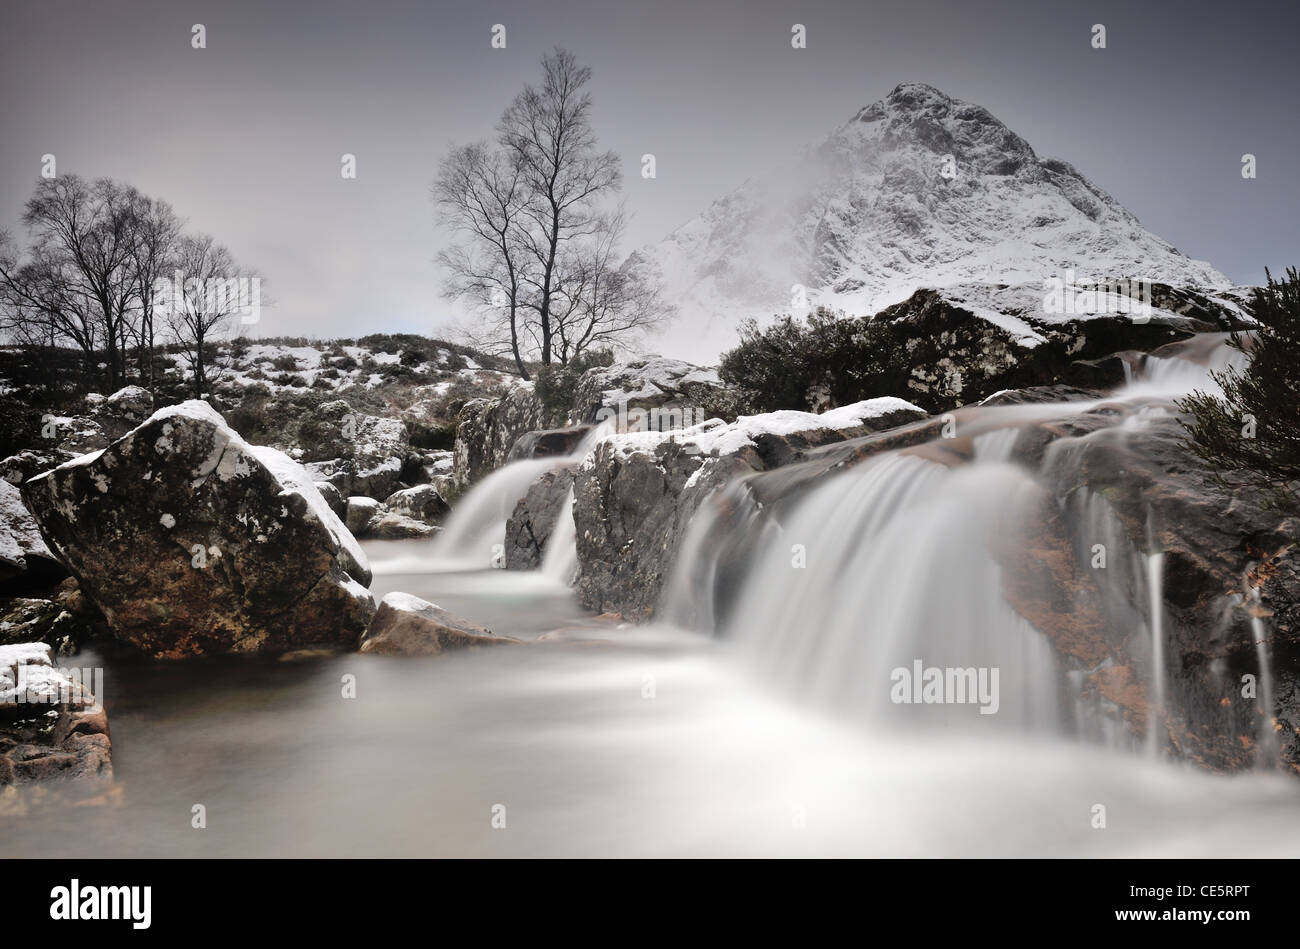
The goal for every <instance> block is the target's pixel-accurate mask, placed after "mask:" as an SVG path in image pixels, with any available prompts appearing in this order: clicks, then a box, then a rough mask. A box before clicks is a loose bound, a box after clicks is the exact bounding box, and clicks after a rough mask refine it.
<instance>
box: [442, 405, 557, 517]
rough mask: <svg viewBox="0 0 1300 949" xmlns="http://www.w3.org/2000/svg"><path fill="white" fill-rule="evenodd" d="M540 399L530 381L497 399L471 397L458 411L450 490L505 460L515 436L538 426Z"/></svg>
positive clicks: (465, 486) (463, 488)
mask: <svg viewBox="0 0 1300 949" xmlns="http://www.w3.org/2000/svg"><path fill="white" fill-rule="evenodd" d="M542 415H543V410H542V403H541V400H540V399H538V398H537V394H536V393H535V392H534V391H533V386H532V384H531V383H520V384H518V385H516V386H515V387H514V388H512V389H511V390H510V391H509V392H508V393H506V395H504V396H502V397H501V398H499V399H471V400H470V401H469V402H466V403H465V405H464V406H463V407H462V408H461V411H460V420H459V422H458V424H457V426H456V444H455V447H454V449H453V456H452V457H453V460H452V472H451V485H450V486H449V488H450V490H451V491H452V493H454V494H457V495H459V494H463V493H464V492H465V491H466V490H467V489H468V488H469V487H470V485H472V484H474V482H476V481H478V480H480V479H481V478H483V477H484V476H485V475H488V474H490V473H491V472H493V471H495V470H496V469H497V468H500V467H501V466H502V465H504V464H505V463H506V460H507V459H508V458H509V456H510V449H511V448H512V447H514V444H515V442H516V441H517V440H518V439H519V436H521V435H523V434H524V433H525V432H531V431H535V430H537V429H539V428H541V427H542Z"/></svg>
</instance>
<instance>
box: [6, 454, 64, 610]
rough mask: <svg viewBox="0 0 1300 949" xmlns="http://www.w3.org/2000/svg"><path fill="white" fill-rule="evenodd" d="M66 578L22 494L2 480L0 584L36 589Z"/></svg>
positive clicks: (9, 483)
mask: <svg viewBox="0 0 1300 949" xmlns="http://www.w3.org/2000/svg"><path fill="white" fill-rule="evenodd" d="M65 576H67V571H66V570H64V569H63V566H62V565H61V564H60V563H59V562H58V561H57V560H56V559H55V557H54V555H53V554H52V553H50V550H49V548H48V547H47V546H46V545H45V541H44V539H42V537H41V533H40V530H39V529H38V528H37V526H36V519H35V518H34V517H32V515H31V512H29V511H28V510H27V508H26V506H25V505H24V504H23V498H22V494H21V492H20V491H19V489H18V488H17V487H15V486H14V485H13V484H12V483H11V482H9V481H5V480H3V479H0V582H5V581H16V580H20V581H21V582H22V583H24V584H25V585H28V586H37V585H40V584H42V583H47V582H49V581H50V580H52V579H53V580H57V579H59V578H60V577H65Z"/></svg>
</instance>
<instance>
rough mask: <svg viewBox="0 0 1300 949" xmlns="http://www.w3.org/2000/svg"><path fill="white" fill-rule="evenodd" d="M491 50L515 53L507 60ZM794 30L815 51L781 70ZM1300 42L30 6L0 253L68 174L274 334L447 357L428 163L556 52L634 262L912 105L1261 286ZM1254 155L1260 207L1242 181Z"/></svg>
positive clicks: (1141, 10) (641, 6)
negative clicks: (43, 175)
mask: <svg viewBox="0 0 1300 949" xmlns="http://www.w3.org/2000/svg"><path fill="white" fill-rule="evenodd" d="M498 22H499V23H504V24H505V25H506V27H507V30H508V46H507V48H506V49H505V50H493V49H491V48H490V46H489V39H490V28H491V26H492V24H493V23H498ZM194 23H202V24H204V25H205V26H206V27H207V44H208V45H207V49H205V50H194V49H191V47H190V27H191V25H192V24H194ZM792 23H803V24H805V25H806V26H807V30H808V48H807V49H805V50H793V49H791V48H790V43H789V37H790V25H791V24H792ZM1094 23H1104V24H1105V25H1106V27H1107V30H1108V48H1107V49H1105V50H1094V49H1092V48H1091V47H1090V45H1089V38H1090V32H1089V31H1090V27H1091V26H1092V24H1094ZM1297 25H1300V5H1297V4H1295V3H1293V2H1288V3H1260V2H1236V3H1231V4H1228V3H1208V2H1207V3H1201V2H1187V3H1173V2H1169V3H1140V4H1139V3H1132V2H1096V0H1092V2H1087V3H1044V2H1036V0H1035V2H1019V0H1000V2H990V3H978V2H967V0H949V2H944V3H941V2H934V0H909V2H905V3H893V4H888V5H886V4H880V3H866V2H857V3H849V2H845V3H832V2H820V3H819V2H799V3H791V2H776V0H762V2H755V3H738V2H719V0H706V2H704V0H695V2H680V0H654V2H644V3H638V4H632V3H617V4H615V3H609V2H600V0H583V2H571V3H561V2H557V0H523V2H506V0H493V2H490V3H482V2H479V3H444V2H429V0H425V2H384V0H374V2H367V3H361V2H353V3H328V2H327V3H287V2H282V3H268V2H265V0H263V2H260V3H259V2H245V0H234V2H232V0H223V2H220V3H217V2H211V3H197V2H184V0H182V2H168V3H161V2H159V3H130V2H119V3H107V2H102V0H87V2H62V3H53V2H43V3H25V2H24V3H13V2H11V3H7V4H5V6H4V8H3V11H2V12H0V115H3V128H4V132H3V135H2V136H0V227H6V228H10V229H12V230H15V231H18V232H19V233H20V234H21V228H20V226H19V224H18V218H19V215H20V214H21V207H22V203H23V201H24V200H26V198H27V197H28V196H29V195H30V193H31V190H32V187H33V185H34V183H35V181H36V178H37V175H38V173H39V169H40V158H41V155H43V154H45V153H47V152H48V153H53V154H55V155H56V156H57V159H58V169H59V171H60V172H64V173H67V172H76V173H79V174H82V175H86V176H91V177H93V176H99V175H109V176H112V177H114V178H118V179H120V180H123V181H127V182H130V183H132V184H134V185H136V186H137V187H139V188H141V189H142V190H144V191H146V192H148V193H150V194H152V195H155V196H158V197H161V198H165V199H167V200H169V201H171V202H172V204H173V205H174V206H175V207H176V209H177V210H178V212H179V213H181V214H182V215H183V216H184V217H186V218H188V219H189V221H190V224H191V226H192V227H193V228H195V229H199V230H203V231H207V232H209V233H212V234H213V235H215V236H216V237H217V238H218V240H220V241H222V242H223V243H225V244H227V245H228V246H229V247H230V248H231V250H232V251H233V252H234V253H235V255H236V256H237V258H239V259H240V260H241V261H243V262H245V263H247V264H249V265H252V266H255V267H257V268H258V269H259V270H260V271H261V272H262V273H263V274H264V276H265V277H266V280H267V289H268V292H269V293H271V294H272V295H273V296H274V298H275V301H276V304H277V305H276V307H275V308H274V309H273V310H271V311H270V312H269V313H268V314H267V315H265V316H264V318H263V325H262V327H261V333H262V334H266V335H271V334H281V333H284V334H302V335H316V336H357V335H364V334H365V333H368V332H375V331H380V330H391V331H409V332H422V333H427V334H438V333H440V332H445V331H446V329H447V325H448V318H449V313H450V308H449V307H448V306H447V304H445V303H444V302H443V301H442V300H441V299H440V298H439V296H438V293H437V288H438V274H437V272H436V269H435V267H434V264H433V262H432V261H433V258H434V255H435V254H436V252H437V250H438V248H439V246H440V245H441V241H442V240H443V236H442V235H441V234H440V232H439V231H438V230H437V228H436V226H435V220H434V214H433V209H432V207H431V205H430V201H429V198H428V187H429V182H430V180H431V178H432V175H433V171H434V167H435V164H436V162H437V159H438V157H439V156H440V155H441V154H442V153H443V152H444V151H445V150H446V148H447V146H448V145H449V144H451V143H453V142H464V141H467V140H471V139H475V138H481V137H486V136H488V135H489V134H490V133H491V130H492V127H493V125H494V123H495V121H496V118H497V116H498V115H499V114H500V111H501V109H502V108H503V107H504V106H505V105H506V104H507V102H508V101H509V100H510V98H511V96H513V94H514V93H515V92H516V91H517V90H518V89H519V87H520V86H521V85H522V84H523V83H524V82H525V81H532V80H534V79H535V78H536V76H537V73H538V60H539V58H540V57H541V55H542V54H543V53H544V52H545V51H547V50H548V49H550V48H552V47H554V46H556V45H563V46H566V47H568V48H569V49H572V50H573V51H574V52H575V53H576V54H577V55H578V57H579V59H581V60H583V61H585V62H587V63H589V64H590V65H591V66H592V67H593V69H594V72H595V76H594V80H593V87H592V88H593V92H594V95H595V99H596V113H595V122H596V127H597V131H598V132H599V134H600V136H601V141H602V144H604V145H605V146H606V147H609V148H612V149H614V150H616V151H617V152H618V153H619V154H621V155H622V156H623V158H624V162H625V165H624V170H625V174H626V179H627V184H626V197H627V200H628V204H629V207H630V209H631V211H632V212H633V213H634V215H635V217H634V220H633V224H632V228H631V230H630V233H629V235H628V236H629V240H628V242H627V247H626V249H628V250H630V249H632V248H634V247H636V246H638V245H640V244H644V243H650V242H654V241H657V240H659V239H660V238H662V237H663V236H664V235H666V234H667V233H668V232H669V231H671V230H672V229H673V228H675V227H676V226H678V225H679V224H681V223H683V222H685V221H686V220H688V219H690V218H691V217H693V216H694V215H695V214H697V213H698V212H699V211H701V210H703V209H704V208H705V207H706V206H707V205H708V204H709V203H710V202H711V201H712V200H714V199H715V198H718V197H721V196H722V195H723V194H725V193H726V192H728V191H730V190H731V189H732V188H734V187H735V186H737V185H738V184H740V183H741V182H742V181H743V180H744V179H745V178H746V177H748V176H749V175H751V174H755V173H758V172H761V171H764V170H766V169H768V168H769V167H771V166H772V165H774V164H777V163H779V162H780V160H781V159H783V158H785V157H787V156H789V155H791V154H792V153H794V152H796V151H797V150H798V149H799V148H801V147H802V146H804V145H806V144H808V143H810V142H812V141H815V140H817V139H818V138H820V137H822V136H824V135H825V134H827V133H828V132H829V131H830V130H831V129H832V128H834V127H835V126H836V125H838V124H840V123H842V122H844V121H846V120H847V119H848V118H849V117H850V116H852V115H853V113H854V112H855V111H856V110H857V109H859V108H861V107H862V106H864V105H866V104H868V103H870V102H872V101H875V100H876V99H879V98H881V97H883V96H884V95H886V94H887V93H888V92H889V91H890V90H891V89H892V88H893V87H894V86H895V85H897V84H898V83H899V82H903V81H921V82H927V83H930V84H931V85H935V86H937V87H939V88H940V89H943V90H944V91H945V92H947V93H948V94H949V95H952V96H955V97H957V98H960V99H965V100H968V101H971V102H976V103H979V104H981V105H983V106H986V107H987V108H988V109H989V110H990V111H992V112H993V114H994V115H996V116H997V117H998V118H1000V119H1001V120H1002V121H1004V122H1005V123H1007V125H1009V126H1010V127H1011V128H1012V129H1014V130H1015V131H1017V132H1018V133H1020V134H1021V135H1022V136H1024V137H1025V138H1026V139H1028V141H1029V142H1030V144H1032V145H1033V146H1034V148H1035V150H1036V151H1038V153H1039V154H1040V155H1050V156H1055V157H1060V158H1064V159H1066V160H1068V161H1070V162H1071V163H1073V164H1074V165H1075V166H1076V167H1078V168H1079V170H1080V171H1082V172H1083V173H1084V174H1085V175H1087V176H1088V177H1089V178H1091V179H1092V180H1093V181H1094V182H1095V183H1097V184H1098V185H1099V186H1100V187H1102V188H1104V189H1106V190H1107V191H1109V192H1110V193H1111V194H1113V195H1114V196H1115V197H1116V198H1117V199H1119V200H1120V201H1121V202H1122V203H1123V204H1125V205H1126V206H1127V207H1128V208H1129V209H1130V210H1132V211H1133V212H1134V213H1136V214H1137V215H1138V217H1139V218H1140V219H1141V220H1142V222H1143V223H1144V224H1145V225H1146V226H1147V227H1148V228H1149V229H1150V230H1152V231H1154V232H1155V233H1157V234H1159V235H1160V236H1162V237H1164V238H1166V239H1167V240H1169V241H1171V242H1172V243H1173V244H1174V245H1175V246H1177V247H1178V248H1179V249H1180V250H1182V251H1183V252H1184V253H1186V254H1188V255H1189V256H1192V257H1196V258H1200V259H1204V260H1209V261H1210V262H1211V263H1213V264H1214V265H1216V266H1217V267H1218V268H1219V269H1221V270H1223V271H1224V272H1226V273H1227V274H1228V275H1229V276H1230V277H1232V278H1233V279H1234V280H1237V281H1239V282H1258V281H1260V280H1262V277H1263V268H1264V266H1265V265H1268V266H1270V267H1272V268H1273V269H1274V271H1275V272H1276V271H1277V270H1280V269H1281V268H1283V267H1284V266H1286V265H1288V264H1298V263H1300V189H1297V188H1296V181H1297V172H1298V171H1300V125H1298V124H1297V123H1296V121H1295V120H1294V110H1295V108H1296V100H1297V92H1298V91H1300V88H1298V87H1300V68H1298V67H1297V65H1296V59H1295V56H1294V51H1293V44H1294V42H1295V36H1296V35H1297V29H1296V27H1297ZM345 152H351V153H355V154H356V156H357V163H358V165H357V167H358V177H357V179H356V180H355V181H347V180H343V179H342V178H341V177H340V174H339V159H340V156H341V155H342V154H343V153H345ZM645 152H653V153H654V154H655V155H656V157H657V165H658V169H657V170H658V178H657V179H655V180H652V181H646V180H643V179H641V178H640V177H639V174H638V168H639V159H640V156H641V155H642V154H643V153H645ZM1244 152H1251V153H1253V154H1255V155H1256V156H1257V159H1258V172H1259V177H1258V179H1257V180H1254V181H1244V180H1243V179H1242V178H1241V175H1240V160H1241V155H1242V154H1243V153H1244Z"/></svg>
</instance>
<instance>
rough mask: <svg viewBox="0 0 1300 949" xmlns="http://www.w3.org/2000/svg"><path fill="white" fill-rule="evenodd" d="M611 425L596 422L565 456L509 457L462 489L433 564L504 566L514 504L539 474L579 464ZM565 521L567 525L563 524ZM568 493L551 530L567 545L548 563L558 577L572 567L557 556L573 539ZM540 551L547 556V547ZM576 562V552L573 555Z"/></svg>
mask: <svg viewBox="0 0 1300 949" xmlns="http://www.w3.org/2000/svg"><path fill="white" fill-rule="evenodd" d="M611 430H612V426H611V425H610V423H608V422H607V423H604V424H602V425H597V426H594V427H593V428H592V429H591V431H589V432H587V433H586V435H584V436H583V438H582V440H581V441H580V442H579V443H578V445H577V447H576V448H574V449H573V451H571V452H569V454H567V455H549V456H546V457H543V458H522V459H519V460H518V461H512V462H509V463H507V464H505V465H503V466H502V467H500V468H498V469H497V470H496V471H494V472H492V473H491V474H490V475H488V476H487V477H486V478H484V479H483V480H482V481H480V482H479V483H478V484H477V485H475V486H474V487H473V488H472V489H470V491H469V493H468V494H466V495H465V496H464V497H463V498H461V499H460V501H459V502H458V503H457V504H456V506H455V507H454V508H453V509H452V512H451V514H450V516H449V517H448V518H447V521H446V523H445V524H443V528H442V531H441V532H440V533H439V534H438V536H437V537H435V538H434V539H433V543H432V546H431V547H430V560H431V561H432V563H431V566H433V567H434V568H435V569H452V570H481V569H487V568H489V567H501V566H503V565H504V563H503V561H502V560H501V557H502V555H503V553H504V550H505V540H506V522H507V521H508V520H509V519H510V515H511V514H512V513H514V509H515V505H516V504H518V503H519V499H520V498H522V497H523V496H524V495H525V494H526V493H527V492H528V487H529V485H531V484H532V483H533V482H534V481H536V480H537V479H538V478H539V477H541V476H542V475H543V474H545V473H546V472H548V471H551V470H553V469H555V468H564V467H567V466H569V465H574V464H577V463H578V462H580V461H582V459H583V458H585V457H586V456H587V454H588V453H589V452H590V451H591V450H592V449H593V448H594V447H595V446H596V443H597V442H598V441H600V439H602V438H604V437H605V436H606V435H608V434H609V432H610V431H611ZM566 521H567V524H566ZM574 539H575V536H574V530H573V503H572V493H570V498H569V500H568V501H567V502H566V504H565V508H564V510H563V511H562V512H561V515H560V523H559V524H557V525H556V531H555V533H554V534H552V540H553V541H557V540H558V541H560V542H561V546H563V547H565V548H566V550H565V552H563V553H557V554H556V557H557V559H556V562H555V563H554V564H553V565H552V566H553V567H554V569H555V571H556V573H557V576H562V577H565V578H567V577H569V576H570V575H571V574H572V572H573V571H572V569H571V568H567V567H566V566H565V565H564V563H562V562H561V561H562V560H564V559H566V558H568V552H567V551H568V550H569V549H572V548H573V546H574V544H573V542H574ZM552 546H553V545H552V544H548V545H547V548H548V549H547V551H546V552H545V553H544V556H545V557H546V559H547V560H548V561H549V560H550V548H551V547H552ZM572 560H573V563H574V566H575V567H576V562H577V553H576V551H575V552H574V553H573V555H572Z"/></svg>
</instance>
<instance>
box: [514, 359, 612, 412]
mask: <svg viewBox="0 0 1300 949" xmlns="http://www.w3.org/2000/svg"><path fill="white" fill-rule="evenodd" d="M613 364H614V353H613V351H612V350H608V349H594V350H591V351H589V352H585V353H580V354H579V355H577V356H576V357H574V358H573V359H570V360H569V361H568V362H567V363H566V364H565V365H563V366H554V365H552V366H542V367H541V368H540V369H538V370H537V372H536V373H535V375H534V379H535V382H534V388H533V391H534V392H535V393H536V394H537V398H538V401H540V402H541V403H542V423H543V424H544V425H548V426H552V427H558V426H561V425H564V424H566V423H567V422H568V420H569V412H570V411H571V410H572V409H573V394H574V390H575V389H576V388H577V385H578V380H579V379H580V378H581V377H582V374H583V373H584V372H586V371H587V370H588V369H594V368H596V367H597V366H612V365H613Z"/></svg>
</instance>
